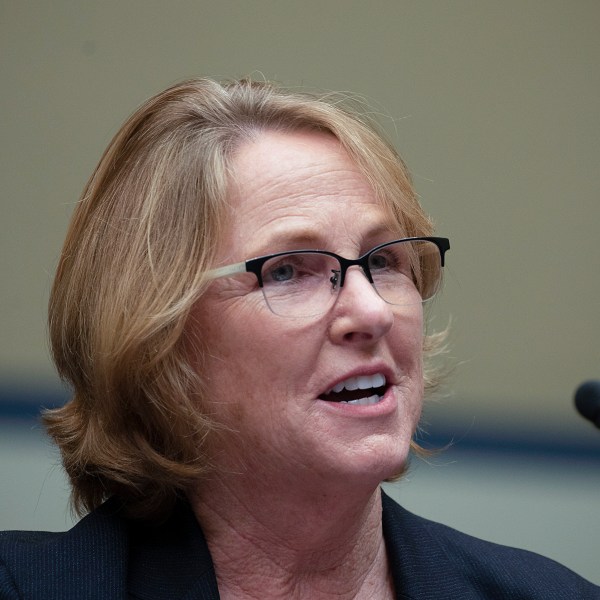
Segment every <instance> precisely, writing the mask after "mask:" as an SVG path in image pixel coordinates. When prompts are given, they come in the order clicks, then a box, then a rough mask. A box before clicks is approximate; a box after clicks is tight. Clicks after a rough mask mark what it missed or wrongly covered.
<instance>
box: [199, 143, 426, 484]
mask: <svg viewBox="0 0 600 600" xmlns="http://www.w3.org/2000/svg"><path fill="white" fill-rule="evenodd" d="M229 203H230V208H231V215H232V216H231V218H230V221H229V226H228V229H227V231H226V233H225V236H224V239H223V240H222V244H221V246H220V249H219V252H218V260H217V264H216V265H215V266H224V265H228V264H231V263H236V262H240V261H244V260H246V259H249V258H252V257H256V256H261V255H265V254H271V253H275V252H280V251H286V250H297V249H306V248H310V249H321V250H330V251H332V252H336V253H338V254H341V255H342V256H344V257H347V258H356V257H358V256H359V255H361V254H362V253H364V252H365V251H367V250H369V249H370V248H372V247H373V246H375V245H377V244H379V243H382V242H385V241H388V240H391V239H394V238H397V237H399V235H398V234H397V233H396V234H394V233H393V232H390V230H389V227H386V226H387V225H389V221H388V220H386V216H385V214H384V212H383V210H382V209H381V207H380V206H379V204H378V203H377V201H376V200H375V198H374V194H373V192H372V190H371V188H370V186H369V184H368V182H367V181H366V179H365V178H364V176H363V175H362V174H361V173H360V171H359V169H358V168H357V167H356V166H355V165H354V164H353V162H352V161H351V160H350V158H349V157H348V155H347V154H346V153H345V151H344V150H343V149H342V148H341V147H340V145H339V142H338V141H337V140H336V139H334V138H333V137H330V136H327V135H325V134H320V133H313V132H297V133H277V132H267V133H263V134H261V135H260V137H259V138H258V139H257V140H256V141H253V142H248V143H246V144H245V145H242V147H241V148H240V149H239V151H238V153H237V154H236V157H235V159H234V161H233V172H232V184H231V189H230V195H229ZM190 327H191V329H192V331H191V333H193V334H194V335H195V336H197V338H198V339H199V340H202V343H203V344H202V345H203V347H205V348H206V349H207V355H206V356H204V357H203V358H202V360H201V361H200V360H199V361H198V368H199V369H200V370H201V372H202V374H203V376H204V379H205V381H206V391H207V394H206V402H207V408H208V411H209V413H211V414H212V415H213V418H214V419H216V421H217V422H219V423H221V424H223V425H225V426H226V428H225V430H224V431H225V432H224V433H222V434H220V435H219V436H218V438H216V440H217V441H216V442H215V444H214V445H215V446H216V448H215V450H214V454H215V455H214V461H215V463H216V465H217V466H218V467H219V470H220V472H223V469H225V471H226V472H240V469H244V470H245V469H248V468H251V469H252V472H253V473H254V475H255V476H256V477H258V476H261V475H262V476H265V477H267V478H273V481H276V480H280V479H281V478H282V477H284V476H285V474H286V473H287V474H293V477H294V479H295V480H298V478H302V477H303V476H305V478H306V477H313V478H314V477H327V478H328V479H331V478H332V477H344V478H346V479H347V478H348V477H351V478H352V477H354V478H355V480H356V481H360V482H363V483H367V482H368V483H375V484H377V483H378V482H379V481H381V480H382V479H384V478H386V477H389V476H391V475H393V474H395V473H397V472H398V471H399V470H401V468H402V466H403V465H404V464H405V461H406V459H407V455H408V451H409V443H410V440H411V436H412V434H413V432H414V429H415V427H416V425H417V422H418V419H419V416H420V412H421V400H422V394H423V377H422V361H421V352H422V333H423V332H422V307H421V304H420V303H417V304H415V305H412V306H409V307H393V306H391V305H389V304H386V303H385V302H384V301H383V300H382V299H381V298H380V297H379V296H378V295H377V293H376V292H375V291H374V289H373V288H372V286H371V285H370V284H369V282H368V281H367V279H366V277H365V276H364V275H363V273H362V271H360V270H359V268H358V267H352V268H351V269H350V270H349V271H348V273H347V275H346V280H345V283H344V287H343V288H341V290H340V292H339V295H338V297H337V300H336V302H335V304H334V305H333V307H332V308H331V309H330V310H329V311H328V312H326V313H325V314H323V315H321V316H318V317H311V318H286V317H281V316H278V315H275V314H273V313H272V312H271V310H270V309H269V308H268V306H267V304H266V302H265V300H264V297H263V295H262V292H261V289H260V288H259V286H258V284H257V281H256V277H255V276H254V275H253V274H243V275H239V276H236V277H231V278H223V279H218V280H215V281H214V282H213V283H212V284H211V285H210V287H209V289H208V291H207V293H206V294H205V295H204V296H203V297H202V299H201V300H200V301H199V302H198V304H197V306H196V307H195V310H194V313H193V319H192V321H191V325H190ZM381 376H383V377H385V387H384V389H385V391H384V393H383V394H382V397H381V398H380V399H379V401H377V402H376V403H374V404H368V405H361V404H353V403H343V402H336V401H331V400H327V399H324V395H325V394H326V393H327V392H328V391H329V390H331V389H332V388H333V387H334V386H336V385H338V384H341V383H343V382H348V380H351V379H354V378H357V377H363V378H365V379H364V382H366V383H365V385H369V384H370V383H373V384H376V385H379V384H381V382H382V380H381ZM369 378H373V379H369ZM350 387H352V385H350ZM379 391H380V393H381V392H382V390H381V389H380V390H379ZM373 394H374V391H373V390H368V389H367V390H366V391H365V393H364V396H365V397H369V396H371V397H372V396H373ZM228 469H229V471H228ZM357 477H360V479H356V478H357Z"/></svg>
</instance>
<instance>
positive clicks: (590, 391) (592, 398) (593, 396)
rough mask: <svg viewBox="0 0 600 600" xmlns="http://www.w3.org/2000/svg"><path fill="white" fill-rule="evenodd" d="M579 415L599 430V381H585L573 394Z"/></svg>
mask: <svg viewBox="0 0 600 600" xmlns="http://www.w3.org/2000/svg"><path fill="white" fill-rule="evenodd" d="M575 406H576V407H577V410H578V411H579V414H580V415H581V416H582V417H585V418H586V419H589V420H590V421H591V422H592V423H593V424H594V425H595V426H596V427H598V428H599V429H600V381H586V382H585V383H582V384H581V385H580V386H579V387H578V388H577V391H576V392H575Z"/></svg>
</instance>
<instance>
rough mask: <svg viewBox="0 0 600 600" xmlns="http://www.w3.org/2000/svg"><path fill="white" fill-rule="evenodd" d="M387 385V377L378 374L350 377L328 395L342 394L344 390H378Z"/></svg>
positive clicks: (335, 386)
mask: <svg viewBox="0 0 600 600" xmlns="http://www.w3.org/2000/svg"><path fill="white" fill-rule="evenodd" d="M384 385H385V375H382V374H381V373H376V374H375V375H359V376H358V377H349V378H348V379H344V381H340V382H339V383H338V384H336V385H334V386H333V387H332V388H331V389H330V390H327V394H330V393H331V392H336V393H338V392H341V391H342V390H344V389H346V390H368V389H369V388H378V387H382V386H384Z"/></svg>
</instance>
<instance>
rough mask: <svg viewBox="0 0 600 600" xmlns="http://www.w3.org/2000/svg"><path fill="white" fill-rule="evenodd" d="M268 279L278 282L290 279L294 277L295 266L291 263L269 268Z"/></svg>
mask: <svg viewBox="0 0 600 600" xmlns="http://www.w3.org/2000/svg"><path fill="white" fill-rule="evenodd" d="M267 275H268V279H269V280H270V281H274V282H276V283H282V282H284V281H290V279H293V277H294V267H293V266H292V265H290V264H280V265H276V266H274V267H271V268H269V271H268V273H267Z"/></svg>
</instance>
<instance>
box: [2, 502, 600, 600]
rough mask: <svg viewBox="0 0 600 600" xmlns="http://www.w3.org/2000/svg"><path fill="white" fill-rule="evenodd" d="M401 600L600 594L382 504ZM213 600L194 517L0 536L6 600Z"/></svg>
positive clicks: (109, 512) (538, 560) (111, 506)
mask: <svg viewBox="0 0 600 600" xmlns="http://www.w3.org/2000/svg"><path fill="white" fill-rule="evenodd" d="M383 533H384V536H385V540H386V544H387V548H388V554H389V560H390V565H391V569H392V574H393V578H394V583H395V586H396V596H397V598H403V599H405V600H406V599H411V600H471V599H472V600H475V599H478V600H481V599H490V600H491V599H494V600H559V599H560V600H575V599H586V600H592V599H593V600H600V588H599V587H597V586H595V585H593V584H591V583H589V582H587V581H585V580H584V579H582V578H580V577H579V576H578V575H576V574H575V573H573V572H572V571H570V570H569V569H567V568H565V567H563V566H561V565H559V564H557V563H555V562H553V561H551V560H549V559H547V558H544V557H541V556H539V555H537V554H533V553H531V552H526V551H524V550H516V549H514V548H508V547H506V546H499V545H497V544H492V543H490V542H484V541H482V540H479V539H476V538H473V537H471V536H468V535H465V534H463V533H460V532H458V531H455V530H454V529H451V528H449V527H445V526H444V525H440V524H438V523H434V522H432V521H428V520H426V519H422V518H420V517H417V516H415V515H413V514H411V513H410V512H408V511H406V510H404V509H403V508H402V507H400V506H398V505H397V504H396V503H395V502H394V501H393V500H391V499H390V498H389V497H387V496H385V495H383ZM113 598H114V599H117V598H119V599H120V598H122V599H125V598H137V599H141V600H162V599H164V600H167V599H168V600H192V599H193V600H213V599H217V598H219V592H218V589H217V580H216V577H215V572H214V569H213V565H212V560H211V557H210V554H209V551H208V547H207V545H206V541H205V539H204V535H203V533H202V530H201V528H200V526H199V525H198V523H197V521H196V519H195V517H194V515H193V513H192V511H191V509H190V508H189V506H188V505H186V504H183V503H182V504H181V505H180V506H179V507H178V509H177V510H176V511H175V512H174V514H173V515H172V516H171V517H170V519H169V520H168V521H167V522H165V523H163V524H162V525H159V526H150V525H147V524H145V525H144V524H142V523H139V522H136V521H131V520H128V519H126V518H124V517H122V516H120V515H119V511H118V503H116V502H115V501H109V502H107V503H105V504H104V505H103V506H102V507H101V508H99V509H98V510H96V511H94V512H93V513H91V514H90V515H88V516H86V517H85V518H83V519H82V520H81V521H80V522H79V523H77V525H75V526H74V527H73V528H72V529H71V530H70V531H67V532H64V533H41V532H5V533H1V534H0V599H1V600H17V599H19V600H42V599H43V600H93V599H97V600H100V599H102V600H107V599H113Z"/></svg>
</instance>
